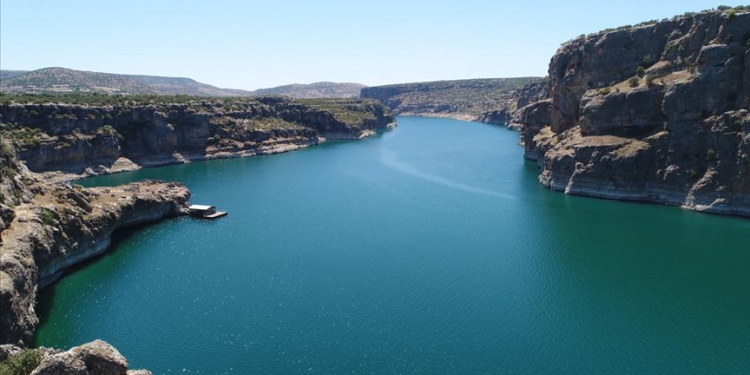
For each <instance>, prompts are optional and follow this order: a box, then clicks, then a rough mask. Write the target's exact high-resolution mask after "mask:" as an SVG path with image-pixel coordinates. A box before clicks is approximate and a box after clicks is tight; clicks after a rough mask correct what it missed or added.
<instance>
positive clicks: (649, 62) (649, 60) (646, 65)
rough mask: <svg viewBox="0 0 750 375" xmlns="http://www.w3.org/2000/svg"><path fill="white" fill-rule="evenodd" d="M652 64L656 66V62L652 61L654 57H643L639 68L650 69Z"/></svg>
mask: <svg viewBox="0 0 750 375" xmlns="http://www.w3.org/2000/svg"><path fill="white" fill-rule="evenodd" d="M654 64H656V61H654V57H653V56H651V55H646V56H643V58H642V59H641V66H642V67H644V68H646V69H648V68H650V67H651V66H652V65H654Z"/></svg>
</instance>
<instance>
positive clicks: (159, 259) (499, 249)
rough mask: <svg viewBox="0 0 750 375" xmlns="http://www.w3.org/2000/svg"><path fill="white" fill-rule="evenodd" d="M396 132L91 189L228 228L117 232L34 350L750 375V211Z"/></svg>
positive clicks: (434, 132) (455, 133) (425, 370)
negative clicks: (564, 175) (148, 187)
mask: <svg viewBox="0 0 750 375" xmlns="http://www.w3.org/2000/svg"><path fill="white" fill-rule="evenodd" d="M398 123H399V127H398V128H397V129H395V130H393V131H389V132H386V133H383V134H380V135H377V136H375V137H372V138H368V139H364V140H361V141H351V142H330V143H326V144H323V145H321V146H318V147H313V148H309V149H305V150H300V151H295V152H291V153H286V154H281V155H274V156H265V157H254V158H247V159H234V160H219V161H210V162H196V163H190V164H184V165H175V166H168V167H162V168H152V169H143V170H140V171H136V172H131V173H125V174H118V175H110V176H102V177H97V178H91V179H87V180H83V181H81V182H82V183H84V184H85V185H87V186H94V185H114V184H120V183H125V182H130V181H135V180H139V179H143V178H158V179H162V180H176V181H180V182H182V183H183V184H185V185H187V186H188V187H189V188H190V190H191V191H192V192H193V198H192V202H193V203H196V204H211V205H216V206H217V208H218V209H220V210H228V211H229V216H227V217H225V218H222V219H218V220H214V221H203V220H198V219H193V218H188V217H182V218H177V219H169V220H164V221H162V222H159V223H157V224H153V225H148V226H144V227H138V228H133V229H130V230H125V231H121V232H119V233H118V234H117V236H116V238H115V242H114V245H113V247H112V249H111V250H110V251H109V252H107V253H106V254H105V255H103V256H101V257H98V258H97V259H95V260H93V261H91V262H87V263H86V264H84V265H82V266H80V267H77V269H76V270H75V271H74V272H71V273H70V274H68V275H67V276H66V277H65V278H64V279H62V280H61V281H59V282H58V283H57V284H55V285H53V286H51V287H49V288H47V289H45V290H43V291H42V292H41V294H40V302H39V305H38V306H37V310H38V311H39V313H40V317H41V319H42V324H41V326H40V328H39V330H38V337H37V344H39V345H44V346H55V347H64V348H67V347H70V346H74V345H80V344H82V343H84V342H88V341H91V340H93V339H97V338H100V339H103V340H106V341H108V342H110V343H111V344H113V345H114V346H115V347H117V348H118V350H120V352H121V353H122V354H123V355H125V356H126V357H127V358H128V361H129V363H130V364H131V368H147V369H150V370H151V371H153V372H154V373H155V374H169V373H186V374H302V373H305V374H665V373H674V374H678V373H679V374H686V373H691V374H747V373H749V372H750V246H749V245H748V244H749V243H750V241H749V239H750V220H747V219H741V218H733V217H722V216H715V215H707V214H701V213H695V212H691V211H686V210H683V209H680V208H675V207H666V206H660V205H650V204H638V203H624V202H615V201H606V200H598V199H591V198H583V197H573V196H566V195H564V194H561V193H558V192H551V191H548V190H546V189H544V188H543V187H541V186H540V185H539V184H538V183H537V180H536V177H537V175H538V173H539V170H538V169H537V167H536V164H535V163H532V162H528V161H524V159H523V157H522V153H523V150H522V148H521V147H519V146H518V139H519V136H518V133H515V132H512V131H509V130H507V129H505V128H502V127H498V126H493V125H485V124H477V123H470V122H462V121H455V120H445V119H430V118H417V117H400V118H399V119H398Z"/></svg>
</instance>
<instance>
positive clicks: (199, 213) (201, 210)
mask: <svg viewBox="0 0 750 375" xmlns="http://www.w3.org/2000/svg"><path fill="white" fill-rule="evenodd" d="M188 209H189V210H190V216H192V217H197V218H200V219H216V218H220V217H222V216H227V215H228V212H226V211H216V207H214V206H205V205H202V204H194V205H192V206H190V207H188Z"/></svg>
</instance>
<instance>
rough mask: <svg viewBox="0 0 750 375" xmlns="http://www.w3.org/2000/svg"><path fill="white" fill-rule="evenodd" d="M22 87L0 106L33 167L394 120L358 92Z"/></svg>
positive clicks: (181, 156)
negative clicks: (243, 94)
mask: <svg viewBox="0 0 750 375" xmlns="http://www.w3.org/2000/svg"><path fill="white" fill-rule="evenodd" d="M28 97H29V96H25V97H22V98H13V97H10V98H9V99H5V101H4V103H3V104H0V115H1V116H2V118H1V120H2V132H3V133H4V134H5V136H6V138H8V139H11V140H13V142H14V145H15V147H16V148H17V149H18V155H19V157H20V158H21V159H22V160H23V161H24V162H25V163H26V165H27V166H28V168H29V169H31V170H32V171H34V172H44V171H64V172H68V173H73V174H89V175H91V174H99V173H108V172H115V171H120V170H129V169H134V168H138V167H139V166H141V165H146V166H152V165H163V164H170V163H180V162H185V161H188V160H201V159H212V158H227V157H239V156H252V155H261V154H269V153H276V152H282V151H288V150H292V149H296V148H300V147H306V146H309V145H313V144H317V143H319V142H321V141H324V140H325V139H330V138H361V137H364V136H367V135H370V134H373V133H374V132H375V131H376V130H378V129H383V128H385V127H387V126H388V125H390V124H392V123H393V122H394V118H393V117H392V116H391V114H390V112H389V111H388V110H387V109H386V108H384V107H383V106H382V105H380V104H379V103H377V102H374V101H368V100H359V99H338V100H336V99H308V100H290V99H284V98H278V97H266V98H258V99H249V98H242V99H227V98H225V99H201V98H189V97H188V98H185V97H157V100H154V99H150V100H149V98H148V97H147V98H146V99H145V100H141V101H136V100H134V99H130V98H128V97H111V96H84V97H83V99H81V97H74V96H73V97H71V96H48V97H34V96H32V97H31V99H32V100H34V103H29V102H27V101H26V100H27V98H28ZM52 101H57V102H56V103H55V102H52Z"/></svg>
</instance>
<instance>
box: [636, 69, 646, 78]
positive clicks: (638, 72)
mask: <svg viewBox="0 0 750 375" xmlns="http://www.w3.org/2000/svg"><path fill="white" fill-rule="evenodd" d="M635 75H637V76H638V77H641V78H643V76H645V75H646V69H644V68H643V67H642V66H639V67H638V69H636V70H635Z"/></svg>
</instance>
